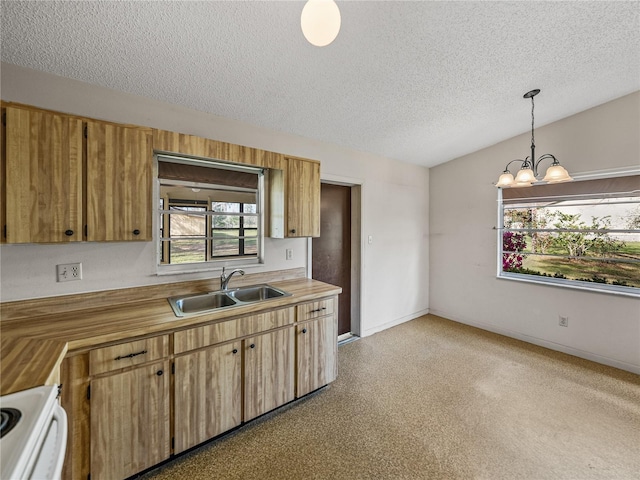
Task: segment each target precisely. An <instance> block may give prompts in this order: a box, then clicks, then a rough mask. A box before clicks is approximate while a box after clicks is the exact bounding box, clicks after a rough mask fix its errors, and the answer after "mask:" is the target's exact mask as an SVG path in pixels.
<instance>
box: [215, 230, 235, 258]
mask: <svg viewBox="0 0 640 480" xmlns="http://www.w3.org/2000/svg"><path fill="white" fill-rule="evenodd" d="M212 233H213V236H214V237H215V238H214V239H213V240H212V241H211V243H212V249H211V251H212V256H214V257H224V256H228V255H239V254H240V239H239V238H238V230H213V232H212Z"/></svg>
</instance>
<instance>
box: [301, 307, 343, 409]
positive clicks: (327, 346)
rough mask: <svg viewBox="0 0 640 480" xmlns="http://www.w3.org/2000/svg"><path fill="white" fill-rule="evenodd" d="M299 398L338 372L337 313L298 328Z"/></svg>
mask: <svg viewBox="0 0 640 480" xmlns="http://www.w3.org/2000/svg"><path fill="white" fill-rule="evenodd" d="M296 342H297V359H296V360H297V375H296V377H297V378H296V397H302V396H303V395H306V394H307V393H309V392H313V391H314V390H317V389H318V388H320V387H323V386H325V385H326V384H328V383H331V382H333V381H334V380H335V379H336V377H337V375H338V322H337V317H336V316H335V315H330V316H327V317H323V318H319V319H317V320H313V321H311V322H306V323H302V324H299V325H298V326H297V327H296Z"/></svg>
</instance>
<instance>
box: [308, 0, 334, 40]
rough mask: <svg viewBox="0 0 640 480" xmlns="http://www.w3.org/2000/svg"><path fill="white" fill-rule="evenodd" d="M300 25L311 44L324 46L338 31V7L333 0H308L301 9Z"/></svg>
mask: <svg viewBox="0 0 640 480" xmlns="http://www.w3.org/2000/svg"><path fill="white" fill-rule="evenodd" d="M300 27H301V28H302V34H303V35H304V38H306V39H307V41H308V42H309V43H310V44H311V45H315V46H316V47H326V46H327V45H329V44H330V43H331V42H333V41H334V40H335V39H336V37H337V36H338V32H339V31H340V9H339V8H338V5H337V4H336V2H334V1H333V0H309V1H308V2H307V3H306V4H305V6H304V8H303V9H302V15H301V16H300Z"/></svg>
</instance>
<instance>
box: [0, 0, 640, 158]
mask: <svg viewBox="0 0 640 480" xmlns="http://www.w3.org/2000/svg"><path fill="white" fill-rule="evenodd" d="M303 5H304V2H301V1H277V2H276V1H260V2H254V1H251V2H247V1H224V2H223V1H204V2H186V1H171V2H169V1H160V2H143V1H80V2H57V1H26V2H14V1H7V0H2V2H1V9H2V12H1V13H2V49H1V59H2V61H3V62H8V63H12V64H16V65H20V66H24V67H30V68H33V69H37V70H42V71H46V72H50V73H53V74H57V75H61V76H64V77H69V78H74V79H77V80H81V81H84V82H88V83H92V84H96V85H102V86H105V87H109V88H112V89H115V90H119V91H123V92H128V93H132V94H136V95H141V96H145V97H149V98H153V99H157V100H161V101H165V102H169V103H172V104H177V105H182V106H185V107H189V108H192V109H196V110H200V111H204V112H209V113H212V114H215V115H220V116H223V117H228V118H232V119H236V120H240V121H243V122H246V123H249V124H253V125H258V126H261V127H266V128H269V129H273V130H278V131H282V132H289V133H293V134H297V135H301V136H304V137H309V138H314V139H319V140H322V141H326V142H331V143H334V144H338V145H342V146H346V147H350V148H353V149H356V150H361V151H366V152H372V153H375V154H379V155H383V156H385V157H388V158H393V159H397V160H403V161H408V162H412V163H417V164H422V165H426V166H432V165H436V164H438V163H442V162H445V161H447V160H450V159H453V158H456V157H458V156H461V155H463V154H466V153H470V152H473V151H475V150H478V149H480V148H482V147H486V146H489V145H492V144H494V143H497V142H499V141H501V140H504V139H506V138H510V137H512V136H514V135H517V134H520V133H523V132H526V131H527V130H528V129H529V125H530V123H529V122H530V117H529V115H530V103H529V101H528V100H524V99H523V98H522V95H523V94H524V93H525V92H526V91H528V90H531V89H533V88H540V89H542V93H541V94H540V95H539V96H538V97H536V126H541V125H544V124H546V123H549V122H551V121H555V120H558V119H560V118H563V117H566V116H569V115H571V114H574V113H577V112H579V111H582V110H585V109H587V108H590V107H593V106H595V105H599V104H601V103H604V102H606V101H609V100H611V99H614V98H617V97H620V96H622V95H625V94H628V93H631V92H633V91H636V90H640V3H639V2H638V1H635V2H620V1H616V2H613V1H611V2H600V1H598V2H582V1H570V2H528V1H513V2H511V1H510V2H460V1H455V2H444V1H442V2H427V1H413V2H401V1H387V2H373V1H338V5H339V7H340V10H341V14H342V29H341V31H340V34H339V35H338V38H337V39H336V40H335V41H334V42H333V43H332V44H331V45H329V46H328V47H324V48H318V47H313V46H312V45H310V44H308V43H307V42H306V41H305V39H304V37H303V35H302V33H301V31H300V12H301V11H302V7H303ZM523 148H524V149H525V150H526V146H524V147H523ZM524 154H526V152H523V155H524Z"/></svg>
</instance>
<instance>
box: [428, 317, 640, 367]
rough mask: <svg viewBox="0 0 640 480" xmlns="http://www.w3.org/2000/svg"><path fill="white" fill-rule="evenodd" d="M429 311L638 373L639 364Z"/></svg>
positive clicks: (456, 320)
mask: <svg viewBox="0 0 640 480" xmlns="http://www.w3.org/2000/svg"><path fill="white" fill-rule="evenodd" d="M430 313H431V314H433V315H437V316H439V317H442V318H445V319H447V320H451V321H452V322H458V323H462V324H464V325H469V326H471V327H476V328H480V329H482V330H487V331H489V332H493V333H497V334H499V335H504V336H505V337H510V338H515V339H516V340H522V341H523V342H527V343H531V344H533V345H538V346H539V347H544V348H548V349H550V350H555V351H557V352H562V353H566V354H568V355H573V356H574V357H579V358H584V359H585V360H591V361H592V362H596V363H600V364H602V365H607V366H609V367H615V368H619V369H620V370H625V371H627V372H631V373H635V374H636V375H640V365H634V364H632V363H627V362H623V361H620V360H616V359H615V358H610V357H605V356H603V355H598V354H595V353H592V352H587V351H585V350H580V349H578V348H573V347H569V346H567V345H563V344H561V343H555V342H551V341H549V340H544V339H542V338H538V337H534V336H531V335H525V334H523V333H519V332H515V331H513V330H508V329H505V328H500V327H495V326H493V325H490V324H487V323H482V322H473V321H469V320H460V319H453V318H449V317H448V316H447V314H446V313H445V312H441V311H439V310H432V311H431V312H430Z"/></svg>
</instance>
